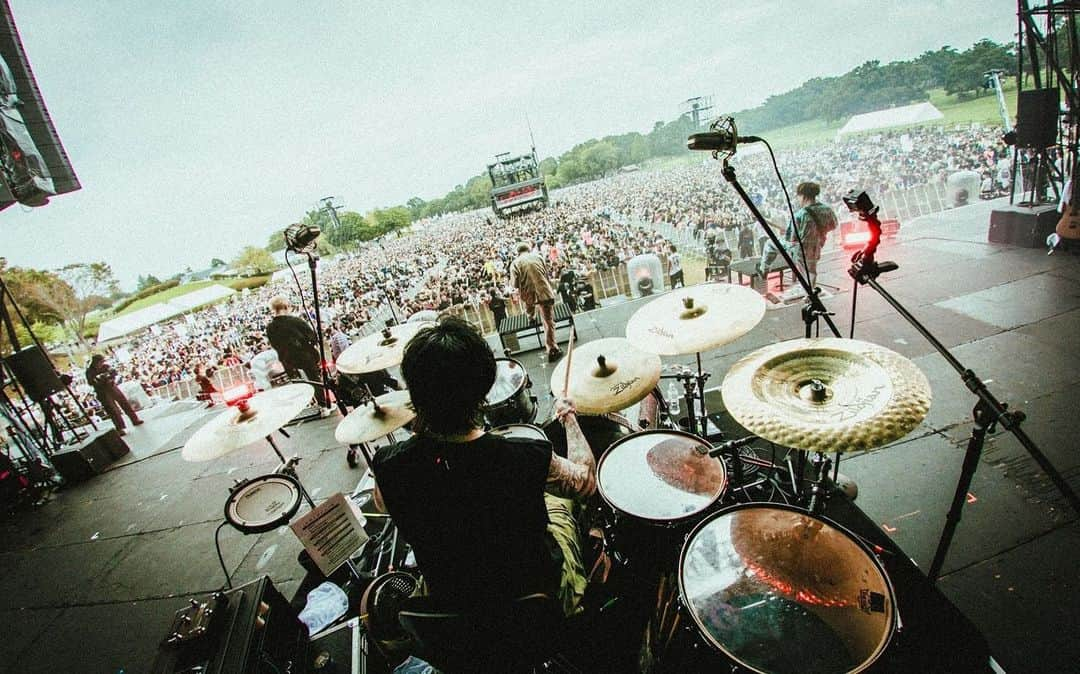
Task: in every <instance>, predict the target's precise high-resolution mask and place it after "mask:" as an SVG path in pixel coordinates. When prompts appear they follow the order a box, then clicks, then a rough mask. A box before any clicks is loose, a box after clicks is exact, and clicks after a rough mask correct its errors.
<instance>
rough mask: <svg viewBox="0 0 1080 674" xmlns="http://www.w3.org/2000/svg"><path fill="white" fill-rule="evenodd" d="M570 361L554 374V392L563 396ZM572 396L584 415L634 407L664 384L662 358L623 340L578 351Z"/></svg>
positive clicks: (587, 345)
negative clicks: (659, 384) (658, 383)
mask: <svg viewBox="0 0 1080 674" xmlns="http://www.w3.org/2000/svg"><path fill="white" fill-rule="evenodd" d="M566 361H567V359H566V358H563V359H562V360H561V361H559V364H558V365H556V366H555V370H554V371H553V372H552V374H551V391H552V392H553V393H554V394H555V395H557V396H561V395H562V389H563V382H565V381H566ZM571 368H572V369H571V370H570V388H569V396H570V399H571V400H573V401H574V406H575V407H577V411H578V412H580V413H581V414H607V413H608V412H618V411H619V410H622V409H625V408H627V407H629V406H630V405H633V404H634V403H636V402H637V401H639V400H641V399H642V398H644V397H645V396H647V395H648V394H649V391H651V390H653V387H655V386H656V382H658V381H660V356H657V355H656V354H652V353H646V352H645V351H642V350H641V349H638V348H636V347H634V345H633V344H631V343H630V342H629V341H628V340H626V339H623V338H622V337H609V338H607V339H598V340H595V341H592V342H586V343H585V344H579V345H576V346H575V347H574V356H573V362H572V363H571Z"/></svg>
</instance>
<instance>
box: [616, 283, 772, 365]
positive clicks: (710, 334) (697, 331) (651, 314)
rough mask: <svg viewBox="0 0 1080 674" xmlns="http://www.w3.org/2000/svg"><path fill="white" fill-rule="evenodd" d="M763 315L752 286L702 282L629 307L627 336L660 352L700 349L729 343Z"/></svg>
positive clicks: (682, 352) (639, 345)
mask: <svg viewBox="0 0 1080 674" xmlns="http://www.w3.org/2000/svg"><path fill="white" fill-rule="evenodd" d="M764 315H765V300H763V299H762V298H761V295H759V294H757V292H756V291H754V290H751V289H750V288H746V287H744V286H740V285H732V284H730V283H703V284H701V285H696V286H690V287H687V288H679V289H678V290H672V291H671V292H669V293H668V294H667V295H664V296H662V297H659V298H657V299H655V300H653V301H652V302H649V303H648V304H646V305H645V306H643V307H641V308H640V309H638V310H637V311H635V312H634V315H633V316H631V317H630V322H629V323H627V324H626V336H627V338H628V339H629V340H630V341H631V342H632V343H633V344H634V346H636V347H637V348H639V349H643V350H645V351H648V352H650V353H655V354H659V355H661V356H678V355H685V354H690V353H700V352H702V351H708V350H709V349H715V348H716V347H719V346H723V345H724V344H727V343H728V342H733V341H735V340H736V339H738V338H739V337H742V336H743V335H745V334H746V333H748V332H750V331H751V330H753V329H754V326H755V325H757V324H758V323H760V322H761V319H762V317H763V316H764Z"/></svg>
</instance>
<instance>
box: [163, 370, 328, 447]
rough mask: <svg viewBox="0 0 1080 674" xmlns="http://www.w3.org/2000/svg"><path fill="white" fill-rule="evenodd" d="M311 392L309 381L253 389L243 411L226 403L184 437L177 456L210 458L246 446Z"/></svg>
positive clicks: (288, 417)
mask: <svg viewBox="0 0 1080 674" xmlns="http://www.w3.org/2000/svg"><path fill="white" fill-rule="evenodd" d="M314 394H315V389H314V388H313V387H312V386H311V384H286V385H285V386H279V387H277V388H272V389H270V390H269V391H262V392H261V393H256V394H255V395H253V396H252V397H251V398H249V399H248V400H247V401H246V407H247V410H246V411H245V410H241V409H240V407H229V408H228V409H225V410H222V411H221V412H220V413H218V414H217V416H215V417H213V418H212V419H210V422H209V423H207V424H206V425H205V426H203V427H202V428H200V429H199V430H198V431H196V432H195V435H192V436H191V438H190V439H188V441H187V442H186V443H185V444H184V448H183V450H181V452H180V456H182V457H183V459H184V460H185V461H210V460H211V459H216V458H219V457H222V456H225V455H226V454H229V453H231V452H234V451H236V450H238V449H240V448H241V447H246V446H247V445H250V444H251V443H253V442H255V441H256V440H261V439H263V438H265V437H266V436H268V435H270V434H271V433H273V432H274V431H276V430H278V429H279V428H281V427H282V426H284V425H285V424H287V423H289V422H290V421H292V420H293V418H295V417H296V415H297V414H299V413H300V412H301V411H302V410H303V409H304V408H305V407H307V405H308V403H309V402H311V397H312V396H313V395H314Z"/></svg>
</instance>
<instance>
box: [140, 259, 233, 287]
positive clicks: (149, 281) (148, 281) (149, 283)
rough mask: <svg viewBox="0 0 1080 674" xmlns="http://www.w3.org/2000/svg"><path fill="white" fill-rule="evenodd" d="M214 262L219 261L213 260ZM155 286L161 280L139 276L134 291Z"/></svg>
mask: <svg viewBox="0 0 1080 674" xmlns="http://www.w3.org/2000/svg"><path fill="white" fill-rule="evenodd" d="M215 261H220V260H216V259H215ZM221 264H225V263H224V262H222V263H221ZM156 285H161V279H159V278H158V277H156V276H154V275H153V274H147V275H146V276H140V277H139V280H138V281H137V282H136V284H135V290H136V291H139V290H146V289H147V288H153V287H154V286H156Z"/></svg>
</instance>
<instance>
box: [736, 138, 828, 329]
mask: <svg viewBox="0 0 1080 674" xmlns="http://www.w3.org/2000/svg"><path fill="white" fill-rule="evenodd" d="M729 159H730V157H729V156H728V157H724V170H723V174H724V179H725V180H727V181H728V182H729V183H731V186H732V187H734V188H735V191H736V192H738V193H739V197H740V198H741V199H742V200H743V203H745V204H746V207H747V208H749V209H750V213H752V214H753V216H754V218H756V219H757V221H758V222H759V223H760V224H761V228H762V229H764V230H765V233H766V234H767V235H768V236H769V240H770V241H772V244H773V246H774V247H775V248H776V250H777V252H778V253H780V255H781V256H783V258H784V262H786V263H787V265H788V267H789V268H790V269H791V273H792V274H793V275H794V276H795V280H797V281H798V282H799V285H801V286H802V289H803V290H804V291H805V292H806V304H805V306H803V310H802V319H803V323H804V324H805V327H806V330H805V333H804V334H805V336H806V337H807V338H809V337H811V336H812V333H813V329H812V327H813V326H814V324H816V323H817V320H818V318H822V319H824V320H825V323H826V325H828V326H829V330H831V331H832V333H833V336H835V337H839V336H840V331H839V330H838V329H837V328H836V324H835V323H833V321H832V318H831V316H832V314H831V313H830V312H829V310H828V309H826V308H825V305H824V304H823V303H822V301H821V297H820V296H819V295H818V290H817V289H816V288H811V287H810V281H809V280H808V279H807V278H806V276H805V275H803V273H802V272H801V271H800V270H799V267H798V265H796V264H795V260H794V259H792V257H791V254H790V253H789V252H788V251H787V248H785V247H784V246H782V245H781V244H780V237H778V236H777V235H776V232H774V231H773V230H772V227H770V226H769V223H767V222H766V221H765V216H763V215H762V214H761V211H759V210H758V208H757V206H756V205H754V201H753V199H751V198H750V195H749V194H747V193H746V190H744V189H743V186H742V185H741V184H739V179H738V178H737V177H736V176H735V167H734V166H732V165H731V163H730V162H729V161H728V160H729Z"/></svg>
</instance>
